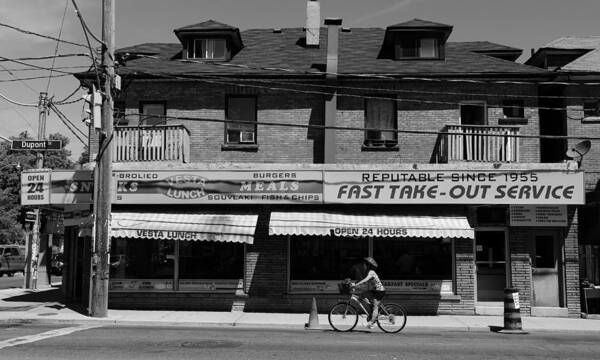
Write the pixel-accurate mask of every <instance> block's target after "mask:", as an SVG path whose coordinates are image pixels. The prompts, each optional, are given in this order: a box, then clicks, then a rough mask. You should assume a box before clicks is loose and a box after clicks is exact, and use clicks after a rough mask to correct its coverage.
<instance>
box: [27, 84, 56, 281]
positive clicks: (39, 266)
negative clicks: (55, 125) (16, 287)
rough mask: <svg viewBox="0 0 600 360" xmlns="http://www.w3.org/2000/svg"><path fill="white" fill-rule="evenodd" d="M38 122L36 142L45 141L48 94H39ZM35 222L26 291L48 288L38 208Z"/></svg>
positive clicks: (41, 161)
mask: <svg viewBox="0 0 600 360" xmlns="http://www.w3.org/2000/svg"><path fill="white" fill-rule="evenodd" d="M38 110H39V122H38V136H37V137H38V140H45V137H46V116H47V115H48V94H47V93H45V92H41V93H40V98H39V102H38ZM43 167H44V153H43V152H41V151H38V152H37V163H36V168H38V169H42V168H43ZM34 212H35V222H34V223H33V229H32V232H31V233H32V238H31V241H27V264H26V265H25V284H24V287H25V288H26V289H34V290H36V289H38V288H39V287H40V286H48V285H49V284H50V282H49V281H48V273H47V271H46V263H47V261H49V259H46V257H45V254H46V248H47V244H46V243H45V242H44V241H42V239H41V234H40V230H41V229H40V227H41V216H42V210H41V209H40V208H39V207H38V208H36V209H35V210H34Z"/></svg>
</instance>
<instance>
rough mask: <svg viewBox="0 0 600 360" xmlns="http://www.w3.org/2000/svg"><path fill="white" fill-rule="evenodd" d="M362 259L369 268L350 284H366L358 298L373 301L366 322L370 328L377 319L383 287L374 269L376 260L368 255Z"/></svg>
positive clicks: (383, 292) (383, 293)
mask: <svg viewBox="0 0 600 360" xmlns="http://www.w3.org/2000/svg"><path fill="white" fill-rule="evenodd" d="M364 261H365V264H366V265H367V267H368V269H369V270H368V273H367V276H366V277H365V278H364V279H362V280H360V281H359V282H357V283H356V284H352V285H353V286H359V285H362V284H364V283H367V284H368V288H367V290H366V291H364V292H363V293H362V294H360V298H367V299H369V300H370V301H371V302H372V303H373V315H372V316H371V319H369V321H368V322H367V327H368V328H372V327H373V325H374V324H375V321H377V316H378V315H379V304H380V303H381V299H383V297H384V295H385V288H384V287H383V284H382V283H381V280H380V279H379V276H378V275H377V273H376V272H375V269H377V261H375V259H373V258H372V257H370V256H369V257H366V258H364Z"/></svg>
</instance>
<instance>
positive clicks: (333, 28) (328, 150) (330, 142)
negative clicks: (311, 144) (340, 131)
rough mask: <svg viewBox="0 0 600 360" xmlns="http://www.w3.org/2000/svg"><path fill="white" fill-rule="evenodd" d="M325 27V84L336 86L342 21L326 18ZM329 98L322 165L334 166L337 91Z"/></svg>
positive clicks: (327, 101) (326, 105)
mask: <svg viewBox="0 0 600 360" xmlns="http://www.w3.org/2000/svg"><path fill="white" fill-rule="evenodd" d="M325 25H327V70H326V73H327V74H326V82H327V84H328V85H333V86H335V85H337V72H338V43H339V36H340V35H339V33H340V26H341V25H342V19H340V18H326V19H325ZM330 96H331V97H330V98H329V99H327V100H326V101H325V139H324V140H325V143H324V152H325V154H324V155H325V156H324V163H325V164H335V162H336V147H337V144H336V141H335V131H336V130H335V129H334V127H335V126H336V113H337V91H335V90H334V92H333V93H332V94H331V95H330Z"/></svg>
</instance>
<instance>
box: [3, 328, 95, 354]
mask: <svg viewBox="0 0 600 360" xmlns="http://www.w3.org/2000/svg"><path fill="white" fill-rule="evenodd" d="M100 326H101V325H79V326H71V327H66V328H61V329H55V330H50V331H46V332H43V333H39V334H33V335H27V336H19V337H17V338H13V339H8V340H4V341H0V349H4V348H7V347H11V346H17V345H22V344H27V343H32V342H36V341H40V340H44V339H48V338H52V337H56V336H63V335H69V334H72V333H74V332H77V331H82V330H88V329H93V328H97V327H100Z"/></svg>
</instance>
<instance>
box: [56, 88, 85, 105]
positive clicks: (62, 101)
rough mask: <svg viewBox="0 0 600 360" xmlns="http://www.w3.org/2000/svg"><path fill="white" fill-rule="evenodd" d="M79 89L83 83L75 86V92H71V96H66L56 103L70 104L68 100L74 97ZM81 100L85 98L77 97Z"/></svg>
mask: <svg viewBox="0 0 600 360" xmlns="http://www.w3.org/2000/svg"><path fill="white" fill-rule="evenodd" d="M79 89H81V85H79V86H78V87H77V88H75V90H73V92H72V93H70V94H69V96H67V97H65V98H64V99H62V100H59V101H55V102H54V104H56V105H66V104H68V103H67V102H66V101H67V100H69V99H70V98H71V97H73V96H74V95H75V94H76V93H77V91H79ZM80 100H83V99H82V98H79V99H77V101H80Z"/></svg>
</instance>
